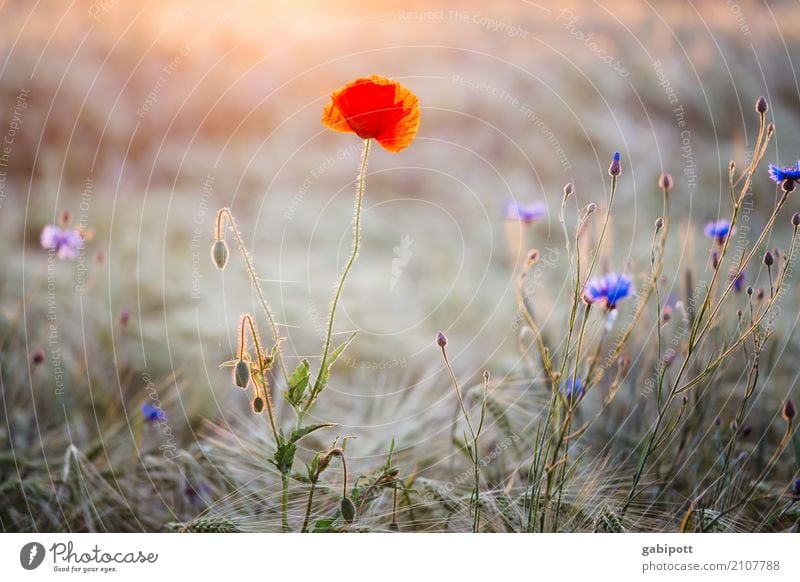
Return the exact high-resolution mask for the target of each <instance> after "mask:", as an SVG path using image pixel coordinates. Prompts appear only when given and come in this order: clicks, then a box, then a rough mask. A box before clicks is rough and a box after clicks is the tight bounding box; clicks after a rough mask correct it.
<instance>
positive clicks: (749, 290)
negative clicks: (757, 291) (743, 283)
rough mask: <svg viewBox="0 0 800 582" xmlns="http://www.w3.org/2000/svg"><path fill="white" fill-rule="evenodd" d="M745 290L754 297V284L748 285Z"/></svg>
mask: <svg viewBox="0 0 800 582" xmlns="http://www.w3.org/2000/svg"><path fill="white" fill-rule="evenodd" d="M745 292H746V293H747V294H748V295H749V296H750V297H752V296H753V286H752V285H748V286H747V289H745Z"/></svg>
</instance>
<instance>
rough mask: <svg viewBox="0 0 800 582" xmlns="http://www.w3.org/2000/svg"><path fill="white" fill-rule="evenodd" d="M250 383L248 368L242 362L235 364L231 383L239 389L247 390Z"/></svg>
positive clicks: (246, 364)
mask: <svg viewBox="0 0 800 582" xmlns="http://www.w3.org/2000/svg"><path fill="white" fill-rule="evenodd" d="M249 382H250V366H249V365H248V363H247V362H245V361H244V360H239V361H238V362H236V367H235V368H234V369H233V383H234V384H236V385H237V386H238V387H239V388H247V384H249Z"/></svg>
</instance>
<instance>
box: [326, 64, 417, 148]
mask: <svg viewBox="0 0 800 582" xmlns="http://www.w3.org/2000/svg"><path fill="white" fill-rule="evenodd" d="M322 123H323V124H324V125H325V126H326V127H328V128H330V129H332V130H334V131H344V132H353V133H355V134H356V135H358V136H359V137H360V138H362V139H375V140H377V141H378V143H379V144H381V146H383V148H384V149H386V150H387V151H390V152H399V151H400V150H402V149H404V148H406V147H408V145H409V144H410V143H411V142H412V141H413V139H414V136H415V135H416V133H417V130H418V129H419V101H418V100H417V97H416V96H415V95H414V94H413V93H412V92H411V91H410V90H409V89H408V88H406V87H404V86H403V85H401V84H400V83H398V82H397V81H393V80H392V79H389V78H387V77H381V76H378V75H372V76H371V77H360V78H358V79H356V80H355V81H352V82H350V83H348V84H347V85H345V86H344V87H341V88H340V89H337V90H336V91H334V92H333V94H332V95H331V100H330V101H329V102H328V104H327V105H326V106H325V109H324V110H323V113H322Z"/></svg>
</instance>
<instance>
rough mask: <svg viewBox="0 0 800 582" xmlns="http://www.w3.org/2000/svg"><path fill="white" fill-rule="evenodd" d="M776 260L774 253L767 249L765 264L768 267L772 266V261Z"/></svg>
mask: <svg viewBox="0 0 800 582" xmlns="http://www.w3.org/2000/svg"><path fill="white" fill-rule="evenodd" d="M774 262H775V258H774V257H773V256H772V253H771V252H769V251H767V252H766V253H764V264H765V265H766V266H768V267H771V266H772V263H774Z"/></svg>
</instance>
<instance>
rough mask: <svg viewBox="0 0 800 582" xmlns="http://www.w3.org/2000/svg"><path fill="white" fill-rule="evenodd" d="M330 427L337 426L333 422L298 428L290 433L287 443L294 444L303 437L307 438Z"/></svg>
mask: <svg viewBox="0 0 800 582" xmlns="http://www.w3.org/2000/svg"><path fill="white" fill-rule="evenodd" d="M331 426H338V425H337V424H336V423H335V422H320V423H318V424H309V425H308V426H304V427H302V428H298V429H297V430H294V431H292V434H291V436H290V437H289V442H290V443H296V442H297V441H299V440H300V439H301V438H303V437H304V436H307V435H309V434H311V433H312V432H314V431H316V430H319V429H321V428H329V427H331Z"/></svg>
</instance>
